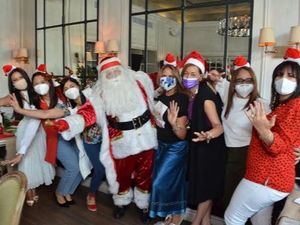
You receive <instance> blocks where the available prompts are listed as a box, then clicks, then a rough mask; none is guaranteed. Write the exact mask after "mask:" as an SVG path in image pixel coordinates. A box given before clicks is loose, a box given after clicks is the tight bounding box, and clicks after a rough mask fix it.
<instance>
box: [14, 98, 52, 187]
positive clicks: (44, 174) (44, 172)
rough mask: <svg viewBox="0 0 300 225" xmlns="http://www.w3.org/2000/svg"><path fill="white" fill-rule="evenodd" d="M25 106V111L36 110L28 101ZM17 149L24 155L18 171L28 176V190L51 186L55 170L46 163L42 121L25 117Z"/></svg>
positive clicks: (21, 123) (20, 129)
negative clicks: (43, 185) (44, 185)
mask: <svg viewBox="0 0 300 225" xmlns="http://www.w3.org/2000/svg"><path fill="white" fill-rule="evenodd" d="M23 104H24V108H25V109H35V108H34V107H33V106H30V105H29V104H28V103H27V102H26V101H24V102H23ZM16 148H17V152H18V153H19V154H24V156H23V158H22V160H21V162H20V163H19V165H18V169H19V171H22V172H23V173H24V174H25V175H26V177H27V180H28V189H33V188H36V187H38V186H40V185H42V184H46V185H50V184H51V183H52V180H53V179H54V176H55V169H54V167H53V165H51V164H50V163H48V162H46V161H45V155H46V134H45V131H44V128H43V127H42V124H41V121H40V120H38V119H33V118H30V117H26V116H24V118H23V119H22V120H21V121H20V123H19V125H18V128H17V132H16Z"/></svg>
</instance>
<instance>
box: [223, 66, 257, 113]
mask: <svg viewBox="0 0 300 225" xmlns="http://www.w3.org/2000/svg"><path fill="white" fill-rule="evenodd" d="M242 70H246V71H248V73H249V74H250V75H251V78H252V79H253V91H252V93H251V94H250V98H249V100H248V102H247V104H246V105H245V107H244V109H247V108H248V107H249V105H250V104H252V103H253V102H254V101H255V100H256V99H257V98H259V97H260V95H259V93H258V88H257V80H256V76H255V73H254V71H253V70H252V69H251V68H250V67H245V66H244V67H241V68H238V69H237V70H233V71H232V78H231V80H230V85H229V90H228V101H227V106H226V110H225V114H224V116H225V118H227V117H228V115H229V113H230V110H231V108H232V104H233V96H234V93H235V84H236V80H237V76H238V74H239V73H240V71H242Z"/></svg>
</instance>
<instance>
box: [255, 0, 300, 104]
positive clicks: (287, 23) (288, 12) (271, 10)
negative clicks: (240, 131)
mask: <svg viewBox="0 0 300 225" xmlns="http://www.w3.org/2000/svg"><path fill="white" fill-rule="evenodd" d="M297 24H300V1H299V0H288V1H282V0H254V15H253V41H252V57H251V60H252V66H253V68H254V70H255V72H256V74H257V76H258V80H259V84H260V91H261V94H262V96H263V97H265V98H267V99H269V98H270V86H271V80H272V72H273V70H274V68H275V67H276V66H277V65H278V64H279V63H280V62H282V59H281V58H273V57H272V54H265V53H263V48H259V47H258V38H259V30H260V28H262V27H264V26H269V27H273V29H274V33H275V39H276V42H277V46H286V45H287V44H288V39H289V32H290V27H291V26H294V25H297Z"/></svg>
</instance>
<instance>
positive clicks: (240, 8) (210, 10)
mask: <svg viewBox="0 0 300 225" xmlns="http://www.w3.org/2000/svg"><path fill="white" fill-rule="evenodd" d="M220 1H222V0H220ZM132 2H133V4H134V5H136V6H138V7H140V8H141V9H144V6H145V1H144V0H133V1H132ZM186 2H187V5H190V6H191V5H193V4H195V3H204V2H216V0H187V1H186ZM180 5H181V0H173V1H168V0H164V1H163V0H149V2H148V8H149V10H157V9H167V8H173V7H180ZM133 12H141V10H139V11H136V10H135V11H134V10H133ZM225 12H226V7H225V5H224V6H209V7H203V8H192V9H186V10H185V12H184V14H185V16H184V21H185V22H197V21H217V20H220V19H224V18H225ZM158 14H159V15H160V16H163V17H167V18H169V19H171V20H174V21H177V22H178V23H180V22H181V11H180V10H177V11H167V12H161V13H158ZM241 15H251V9H250V4H249V3H240V4H233V5H230V6H229V16H230V17H231V16H241Z"/></svg>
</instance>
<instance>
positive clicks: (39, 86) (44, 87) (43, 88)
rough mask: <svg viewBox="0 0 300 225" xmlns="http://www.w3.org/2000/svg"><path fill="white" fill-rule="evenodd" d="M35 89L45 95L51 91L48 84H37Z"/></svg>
mask: <svg viewBox="0 0 300 225" xmlns="http://www.w3.org/2000/svg"><path fill="white" fill-rule="evenodd" d="M34 91H35V92H36V93H38V94H39V95H45V94H47V93H48V92H49V85H48V84H37V85H35V86H34Z"/></svg>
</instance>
